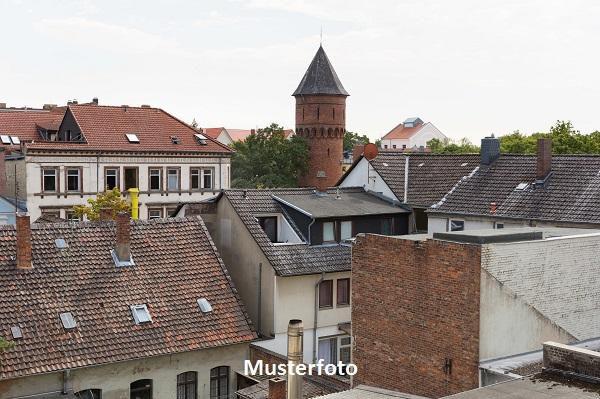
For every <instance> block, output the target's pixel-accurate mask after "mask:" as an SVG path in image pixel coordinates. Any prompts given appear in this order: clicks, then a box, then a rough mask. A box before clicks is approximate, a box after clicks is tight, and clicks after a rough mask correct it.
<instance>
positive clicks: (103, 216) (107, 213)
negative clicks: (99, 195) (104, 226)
mask: <svg viewBox="0 0 600 399" xmlns="http://www.w3.org/2000/svg"><path fill="white" fill-rule="evenodd" d="M112 219H113V210H112V208H101V209H100V217H99V220H100V221H106V220H112Z"/></svg>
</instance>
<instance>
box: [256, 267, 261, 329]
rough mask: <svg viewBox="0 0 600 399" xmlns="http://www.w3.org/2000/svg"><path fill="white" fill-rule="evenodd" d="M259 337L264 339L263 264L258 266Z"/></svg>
mask: <svg viewBox="0 0 600 399" xmlns="http://www.w3.org/2000/svg"><path fill="white" fill-rule="evenodd" d="M256 318H257V323H256V324H257V330H258V335H259V336H261V337H262V331H261V321H262V320H261V319H262V262H260V263H259V264H258V315H257V317H256Z"/></svg>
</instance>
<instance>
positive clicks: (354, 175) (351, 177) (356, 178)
mask: <svg viewBox="0 0 600 399" xmlns="http://www.w3.org/2000/svg"><path fill="white" fill-rule="evenodd" d="M339 186H340V187H364V188H365V189H367V190H370V191H374V192H376V193H381V194H382V195H384V196H386V197H387V198H389V199H392V200H398V201H402V200H403V198H400V199H399V198H396V196H395V195H394V193H393V192H392V190H391V189H390V188H389V186H388V185H387V184H386V183H385V181H384V180H383V179H382V178H381V176H380V175H379V173H377V172H376V171H375V169H373V167H372V166H371V164H370V163H369V161H367V160H366V159H365V158H362V159H361V160H360V161H359V162H358V163H357V164H356V166H354V169H352V171H351V172H350V173H348V174H347V175H346V177H345V178H344V180H343V181H342V182H341V183H340V185H339Z"/></svg>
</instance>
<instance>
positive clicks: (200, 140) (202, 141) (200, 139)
mask: <svg viewBox="0 0 600 399" xmlns="http://www.w3.org/2000/svg"><path fill="white" fill-rule="evenodd" d="M194 137H196V141H197V142H198V144H200V145H206V140H207V139H206V137H204V135H202V134H200V133H195V134H194Z"/></svg>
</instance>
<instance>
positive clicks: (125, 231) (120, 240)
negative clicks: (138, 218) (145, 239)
mask: <svg viewBox="0 0 600 399" xmlns="http://www.w3.org/2000/svg"><path fill="white" fill-rule="evenodd" d="M115 253H116V255H117V259H118V260H119V261H120V262H129V261H130V260H131V224H130V219H129V213H127V212H120V213H119V214H118V215H117V242H116V246H115Z"/></svg>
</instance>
